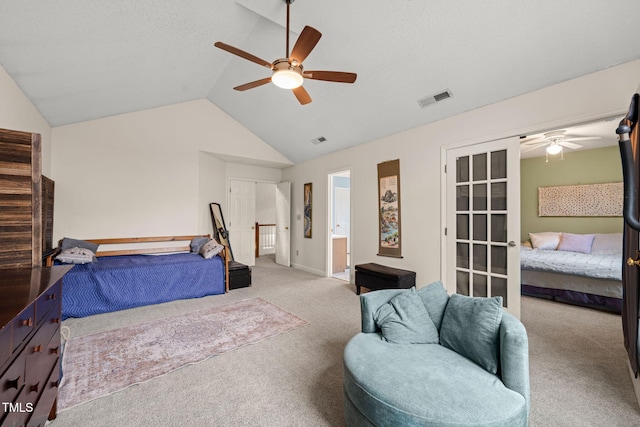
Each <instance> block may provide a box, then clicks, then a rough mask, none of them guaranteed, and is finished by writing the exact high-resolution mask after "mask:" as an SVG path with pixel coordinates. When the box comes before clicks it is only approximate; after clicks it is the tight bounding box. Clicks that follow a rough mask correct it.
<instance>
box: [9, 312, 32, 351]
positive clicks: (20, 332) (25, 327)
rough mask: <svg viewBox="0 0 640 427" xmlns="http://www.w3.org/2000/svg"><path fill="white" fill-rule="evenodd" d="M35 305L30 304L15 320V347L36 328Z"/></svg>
mask: <svg viewBox="0 0 640 427" xmlns="http://www.w3.org/2000/svg"><path fill="white" fill-rule="evenodd" d="M35 327H36V319H35V307H34V306H33V304H32V305H30V306H29V307H27V308H25V309H24V310H23V311H22V312H21V313H20V314H19V315H18V316H16V318H15V319H14V321H13V343H14V348H15V347H16V346H17V345H18V343H21V342H22V341H24V340H25V338H27V337H28V336H29V334H30V333H31V332H32V331H34V330H35Z"/></svg>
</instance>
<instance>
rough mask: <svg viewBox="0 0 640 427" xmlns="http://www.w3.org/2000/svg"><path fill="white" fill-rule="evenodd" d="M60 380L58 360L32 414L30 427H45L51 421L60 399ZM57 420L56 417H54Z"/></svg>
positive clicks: (28, 424)
mask: <svg viewBox="0 0 640 427" xmlns="http://www.w3.org/2000/svg"><path fill="white" fill-rule="evenodd" d="M59 378H60V369H58V360H56V363H55V365H54V367H53V369H52V370H51V372H50V373H49V377H48V379H47V381H46V383H45V384H44V388H43V390H42V394H41V395H40V397H39V399H38V402H37V403H36V404H35V405H34V409H33V413H32V414H31V418H29V422H28V423H27V426H28V427H41V426H44V425H45V423H46V422H47V419H49V415H50V414H51V413H52V412H54V414H55V411H52V410H51V409H52V408H53V404H54V402H56V399H57V398H58V385H59V382H60V381H59ZM54 418H55V417H54Z"/></svg>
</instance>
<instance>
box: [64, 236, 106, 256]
mask: <svg viewBox="0 0 640 427" xmlns="http://www.w3.org/2000/svg"><path fill="white" fill-rule="evenodd" d="M99 246H100V245H97V244H95V243H91V242H87V241H86V240H78V239H71V238H69V237H65V238H64V239H62V244H61V245H60V250H62V251H64V250H65V249H71V248H85V249H89V250H90V251H91V252H93V253H94V254H95V253H96V252H98V247H99Z"/></svg>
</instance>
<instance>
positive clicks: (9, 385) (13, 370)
mask: <svg viewBox="0 0 640 427" xmlns="http://www.w3.org/2000/svg"><path fill="white" fill-rule="evenodd" d="M24 368H25V354H24V351H22V352H21V353H20V354H19V355H18V357H16V359H15V360H14V361H13V363H12V364H11V365H10V366H9V368H8V369H7V370H6V371H5V372H4V373H3V374H2V376H1V377H0V402H13V401H14V399H15V398H16V396H18V393H19V392H20V389H21V388H22V386H23V385H24Z"/></svg>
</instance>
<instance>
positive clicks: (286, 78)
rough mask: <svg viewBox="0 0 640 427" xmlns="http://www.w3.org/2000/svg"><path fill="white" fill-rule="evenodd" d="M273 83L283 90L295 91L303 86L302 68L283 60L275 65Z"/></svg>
mask: <svg viewBox="0 0 640 427" xmlns="http://www.w3.org/2000/svg"><path fill="white" fill-rule="evenodd" d="M271 81H272V82H273V84H274V85H276V86H278V87H281V88H282V89H295V88H297V87H300V86H302V82H303V81H304V77H302V66H301V65H292V64H289V61H288V60H287V59H281V60H278V61H276V62H275V63H274V64H273V75H272V76H271Z"/></svg>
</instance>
